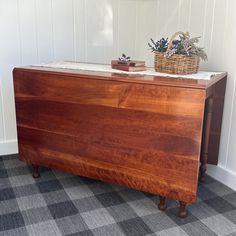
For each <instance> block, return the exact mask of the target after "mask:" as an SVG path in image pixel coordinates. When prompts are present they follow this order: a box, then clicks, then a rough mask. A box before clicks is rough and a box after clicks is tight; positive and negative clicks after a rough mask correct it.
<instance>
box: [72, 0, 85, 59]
mask: <svg viewBox="0 0 236 236" xmlns="http://www.w3.org/2000/svg"><path fill="white" fill-rule="evenodd" d="M85 1H86V0H74V2H73V4H74V45H75V60H76V61H82V62H85V61H86V56H85V55H86V51H85V50H86V49H85V48H86V43H85V41H86V38H85V14H86V11H85Z"/></svg>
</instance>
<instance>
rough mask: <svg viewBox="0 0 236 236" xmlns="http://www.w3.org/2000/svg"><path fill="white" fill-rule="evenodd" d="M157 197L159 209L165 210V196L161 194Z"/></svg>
mask: <svg viewBox="0 0 236 236" xmlns="http://www.w3.org/2000/svg"><path fill="white" fill-rule="evenodd" d="M159 198H160V203H159V204H158V209H159V210H161V211H165V210H166V208H167V205H166V198H165V197H162V196H159Z"/></svg>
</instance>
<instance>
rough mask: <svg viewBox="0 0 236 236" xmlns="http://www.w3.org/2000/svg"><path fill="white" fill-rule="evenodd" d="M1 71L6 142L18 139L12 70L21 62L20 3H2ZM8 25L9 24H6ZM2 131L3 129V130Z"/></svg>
mask: <svg viewBox="0 0 236 236" xmlns="http://www.w3.org/2000/svg"><path fill="white" fill-rule="evenodd" d="M0 4H1V5H0V8H1V14H0V35H1V37H0V69H1V72H0V73H1V74H0V78H1V86H2V88H1V93H2V95H1V96H2V104H3V106H2V108H1V110H2V112H3V114H1V116H2V117H3V121H4V128H3V129H4V131H5V132H4V139H5V140H3V143H4V142H7V141H9V140H15V139H16V126H15V109H14V107H15V106H14V97H13V83H12V76H11V70H12V67H13V66H14V65H19V64H20V62H21V43H20V35H19V24H18V1H16V0H12V1H8V0H1V1H0ZM6 23H7V24H6ZM1 130H2V128H1ZM14 151H15V150H14Z"/></svg>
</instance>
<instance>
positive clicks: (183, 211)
mask: <svg viewBox="0 0 236 236" xmlns="http://www.w3.org/2000/svg"><path fill="white" fill-rule="evenodd" d="M179 204H180V206H179V217H180V218H185V217H186V216H187V215H188V212H187V210H186V205H187V204H186V203H185V202H181V201H180V202H179Z"/></svg>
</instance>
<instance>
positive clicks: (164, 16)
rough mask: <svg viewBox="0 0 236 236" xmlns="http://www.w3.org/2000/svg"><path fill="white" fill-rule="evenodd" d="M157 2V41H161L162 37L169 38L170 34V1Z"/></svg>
mask: <svg viewBox="0 0 236 236" xmlns="http://www.w3.org/2000/svg"><path fill="white" fill-rule="evenodd" d="M157 1H158V2H159V4H158V6H159V9H157V16H158V19H157V39H159V38H161V37H169V36H170V35H169V33H170V32H167V21H168V1H162V0H157ZM172 33H173V32H172Z"/></svg>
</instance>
